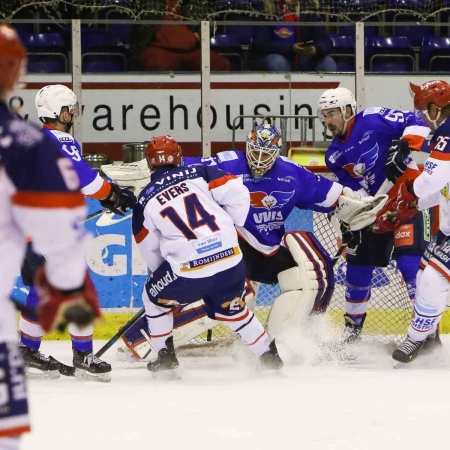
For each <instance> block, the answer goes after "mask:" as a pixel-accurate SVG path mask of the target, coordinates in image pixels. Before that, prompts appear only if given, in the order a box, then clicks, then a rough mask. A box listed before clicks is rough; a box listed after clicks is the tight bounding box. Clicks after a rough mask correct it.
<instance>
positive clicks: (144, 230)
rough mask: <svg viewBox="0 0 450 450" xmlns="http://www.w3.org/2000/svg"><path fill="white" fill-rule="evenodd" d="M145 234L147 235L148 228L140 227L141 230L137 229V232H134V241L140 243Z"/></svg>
mask: <svg viewBox="0 0 450 450" xmlns="http://www.w3.org/2000/svg"><path fill="white" fill-rule="evenodd" d="M147 236H148V230H147V228H142V230H141V231H139V232H138V233H136V234H135V235H134V239H135V240H136V243H137V244H139V243H141V242H142V241H143V240H144V239H145V238H146V237H147Z"/></svg>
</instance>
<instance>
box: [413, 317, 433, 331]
mask: <svg viewBox="0 0 450 450" xmlns="http://www.w3.org/2000/svg"><path fill="white" fill-rule="evenodd" d="M435 324H436V319H433V318H425V317H420V316H419V317H415V318H414V319H413V320H412V322H411V325H412V327H413V328H414V329H415V330H417V331H428V330H431V329H432V328H433V327H434V325H435Z"/></svg>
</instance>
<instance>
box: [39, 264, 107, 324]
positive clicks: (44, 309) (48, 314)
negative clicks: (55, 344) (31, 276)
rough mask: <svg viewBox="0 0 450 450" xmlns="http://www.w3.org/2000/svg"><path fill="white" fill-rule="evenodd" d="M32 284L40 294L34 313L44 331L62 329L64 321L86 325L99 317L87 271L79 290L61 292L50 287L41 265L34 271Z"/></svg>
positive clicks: (95, 293)
mask: <svg viewBox="0 0 450 450" xmlns="http://www.w3.org/2000/svg"><path fill="white" fill-rule="evenodd" d="M35 286H36V289H37V292H38V296H39V302H38V305H37V315H38V318H39V322H40V324H41V326H42V328H43V329H44V331H45V332H49V331H51V330H53V329H57V330H58V331H60V332H62V331H64V330H65V328H66V326H67V324H69V323H74V324H75V325H77V326H78V327H80V328H83V327H87V326H88V325H90V324H91V323H93V322H94V320H95V319H96V318H98V317H100V309H99V306H98V298H97V292H96V291H95V288H94V285H93V284H92V281H91V278H90V277H89V273H88V272H87V271H86V277H85V279H84V284H83V286H81V287H80V288H79V289H74V290H71V291H61V290H59V289H56V288H55V287H54V286H52V285H51V284H50V283H49V281H48V279H47V276H46V274H45V268H44V267H41V268H40V269H39V270H38V272H37V274H36V281H35Z"/></svg>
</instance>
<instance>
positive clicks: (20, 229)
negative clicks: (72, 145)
mask: <svg viewBox="0 0 450 450" xmlns="http://www.w3.org/2000/svg"><path fill="white" fill-rule="evenodd" d="M25 62H26V50H25V48H24V47H23V45H22V43H21V42H20V39H19V37H18V35H17V33H16V32H15V30H13V29H12V28H10V27H9V26H7V25H0V207H1V210H2V213H1V215H0V302H1V305H2V306H1V307H2V313H1V315H0V372H1V374H2V407H1V408H0V448H1V449H4V450H6V449H8V450H17V449H18V448H19V444H20V436H21V435H22V434H23V433H25V432H27V431H29V430H30V420H29V415H28V404H27V388H26V379H25V376H24V366H23V362H22V358H21V356H20V351H19V348H18V343H17V329H16V314H15V310H14V306H13V304H12V303H11V302H10V300H9V295H10V292H11V289H12V287H13V284H14V281H15V279H16V277H17V273H18V270H19V268H20V264H21V261H22V258H23V256H24V252H25V246H26V242H27V237H31V238H32V239H33V245H34V248H35V249H36V251H38V252H41V253H45V254H46V255H47V257H48V260H47V262H46V264H45V266H44V267H43V268H42V269H41V270H40V271H39V273H38V277H37V280H38V291H39V295H40V297H41V299H42V301H40V302H39V303H38V305H37V312H38V316H39V320H40V323H41V325H42V327H43V328H44V330H45V331H50V330H51V329H54V328H56V327H58V328H59V327H62V326H65V325H66V324H67V321H68V319H69V317H70V318H71V321H73V322H75V323H77V324H78V326H80V327H81V326H86V325H89V324H91V323H92V321H93V320H94V318H96V317H99V316H100V310H99V307H98V301H97V294H96V292H95V289H94V287H93V284H92V282H91V280H90V278H89V275H88V273H87V269H86V259H85V258H86V256H85V253H86V248H87V246H88V245H89V242H90V235H89V234H88V233H87V232H86V230H85V229H84V227H83V226H82V224H80V223H79V218H80V217H83V215H85V214H86V207H85V204H84V199H83V196H82V195H81V193H80V191H79V179H78V176H77V174H76V172H75V170H74V168H73V164H72V162H71V161H70V160H69V159H68V158H65V157H64V156H63V155H61V152H60V151H59V149H58V148H57V147H56V146H55V145H54V144H53V143H52V142H51V140H50V139H49V138H48V137H47V136H45V135H44V134H43V133H42V132H41V131H40V130H39V129H38V128H36V127H35V126H33V125H31V124H29V123H27V122H25V121H23V120H20V119H18V118H17V117H16V116H15V115H14V114H13V113H12V112H11V111H9V109H8V107H7V100H8V98H9V96H10V94H11V92H12V91H13V90H14V89H16V88H17V84H18V81H19V76H20V73H21V69H22V68H23V67H24V65H25Z"/></svg>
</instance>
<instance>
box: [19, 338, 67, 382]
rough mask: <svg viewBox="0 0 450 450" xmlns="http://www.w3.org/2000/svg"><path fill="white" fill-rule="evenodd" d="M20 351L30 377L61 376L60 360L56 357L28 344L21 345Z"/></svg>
mask: <svg viewBox="0 0 450 450" xmlns="http://www.w3.org/2000/svg"><path fill="white" fill-rule="evenodd" d="M20 351H21V353H22V358H23V361H24V364H25V371H26V373H27V376H28V377H29V378H52V379H54V378H59V375H60V374H59V362H58V361H57V360H56V359H54V358H51V357H46V356H45V355H44V354H43V353H41V352H40V351H39V350H37V349H36V350H33V349H32V348H30V347H27V346H26V345H20Z"/></svg>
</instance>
